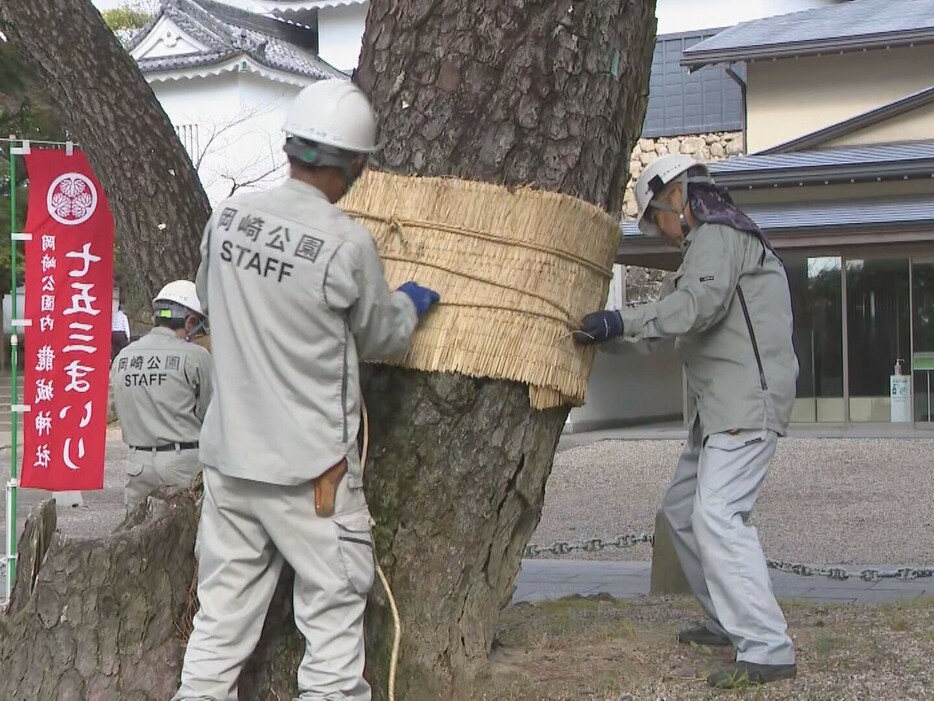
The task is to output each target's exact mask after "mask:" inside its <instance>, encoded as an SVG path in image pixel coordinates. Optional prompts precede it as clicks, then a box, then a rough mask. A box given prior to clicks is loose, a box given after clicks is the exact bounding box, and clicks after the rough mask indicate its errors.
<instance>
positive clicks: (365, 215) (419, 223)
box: [344, 209, 613, 280]
mask: <svg viewBox="0 0 934 701" xmlns="http://www.w3.org/2000/svg"><path fill="white" fill-rule="evenodd" d="M344 211H346V212H347V214H349V215H350V216H352V217H358V218H360V219H368V220H370V221H377V222H380V223H381V224H388V225H389V226H390V227H393V228H399V229H401V228H402V227H403V225H404V226H409V227H413V228H416V229H431V230H433V231H445V232H447V233H449V234H457V235H459V236H469V237H471V238H475V239H480V240H481V241H493V242H494V243H502V244H506V245H508V246H517V247H519V248H528V249H530V250H533V251H538V252H540V253H548V254H550V255H553V256H556V257H557V258H563V259H564V260H566V261H569V262H571V263H576V264H578V265H582V266H584V267H585V268H589V269H590V270H591V271H593V272H595V273H597V274H598V275H601V276H602V277H605V278H606V279H608V280H609V279H612V277H613V273H612V271H608V270H606V269H604V268H603V267H601V266H599V265H597V264H596V263H593V262H592V261H589V260H587V259H586V258H581V257H580V256H575V255H574V254H573V253H568V252H567V251H562V250H561V249H559V248H553V247H551V246H543V245H542V244H538V243H532V242H531V241H522V240H521V239H513V238H509V237H508V236H501V235H500V234H491V233H488V232H485V231H474V230H472V229H466V228H464V227H461V226H455V225H453V224H446V223H444V222H430V221H424V220H421V219H399V218H398V217H395V216H393V217H381V216H379V215H377V214H370V213H369V212H360V211H358V210H355V209H346V210H344Z"/></svg>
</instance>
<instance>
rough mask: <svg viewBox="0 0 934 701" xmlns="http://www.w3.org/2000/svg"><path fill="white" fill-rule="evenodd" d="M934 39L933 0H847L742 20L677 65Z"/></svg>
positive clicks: (692, 50)
mask: <svg viewBox="0 0 934 701" xmlns="http://www.w3.org/2000/svg"><path fill="white" fill-rule="evenodd" d="M931 42H934V0H850V2H844V3H841V4H838V5H831V6H828V7H819V8H815V9H811V10H804V11H803V12H792V13H789V14H786V15H778V16H776V17H766V18H764V19H758V20H753V21H751V22H742V23H740V24H737V25H736V26H734V27H731V28H730V29H727V30H725V31H723V32H720V33H719V34H717V35H716V36H714V37H711V38H710V39H707V40H706V41H703V42H701V43H699V44H696V45H695V46H692V47H691V48H689V49H687V50H685V52H684V54H683V55H682V58H681V63H682V65H685V66H690V67H691V68H700V67H701V66H705V65H708V64H711V63H723V62H732V61H747V60H753V59H767V58H779V57H786V56H804V55H810V54H816V53H821V52H824V51H835V52H836V51H860V50H862V49H864V48H883V47H885V46H907V45H910V44H919V43H931Z"/></svg>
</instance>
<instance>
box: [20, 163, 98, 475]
mask: <svg viewBox="0 0 934 701" xmlns="http://www.w3.org/2000/svg"><path fill="white" fill-rule="evenodd" d="M26 167H27V169H28V170H29V178H30V190H29V212H28V217H27V221H26V228H27V231H29V232H30V233H32V239H31V240H29V241H27V242H26V245H25V249H26V299H25V315H26V318H27V319H29V320H30V321H31V322H32V323H31V325H30V326H29V327H28V328H27V334H26V339H25V341H26V342H25V364H26V372H25V383H24V390H23V392H24V395H23V402H24V403H25V404H26V405H28V406H29V407H30V411H29V413H28V414H26V415H25V418H24V429H23V431H24V439H25V445H24V449H23V466H22V468H23V469H22V480H21V483H22V486H24V487H36V488H41V489H50V490H54V491H67V490H91V489H101V488H102V487H103V477H104V449H105V445H106V430H107V400H108V371H109V365H110V327H111V313H112V307H111V305H112V298H113V218H112V216H111V214H110V211H109V209H108V207H107V200H106V197H105V196H104V193H103V190H102V189H101V187H100V184H99V183H98V181H97V179H96V178H95V177H94V174H93V172H92V170H91V167H90V165H89V164H88V162H87V159H86V158H85V157H84V155H83V154H82V153H81V152H80V151H78V150H75V151H74V154H73V155H71V156H68V155H66V154H65V153H64V152H63V151H59V150H34V151H33V152H32V153H31V154H29V155H28V156H26Z"/></svg>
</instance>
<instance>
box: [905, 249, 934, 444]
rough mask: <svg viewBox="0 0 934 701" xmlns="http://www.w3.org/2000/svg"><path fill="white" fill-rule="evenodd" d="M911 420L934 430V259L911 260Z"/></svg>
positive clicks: (918, 425)
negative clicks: (912, 394) (912, 397)
mask: <svg viewBox="0 0 934 701" xmlns="http://www.w3.org/2000/svg"><path fill="white" fill-rule="evenodd" d="M911 294H912V307H913V312H912V336H913V341H914V343H913V349H912V354H913V358H912V360H913V362H912V368H911V369H912V387H913V390H914V392H913V393H914V420H915V426H916V427H917V428H929V429H934V259H917V258H916V259H914V260H913V261H912V266H911Z"/></svg>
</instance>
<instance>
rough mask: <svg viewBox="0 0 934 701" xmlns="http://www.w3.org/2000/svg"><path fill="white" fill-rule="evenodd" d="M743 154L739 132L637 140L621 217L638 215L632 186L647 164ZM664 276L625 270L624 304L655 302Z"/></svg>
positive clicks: (660, 273) (631, 267)
mask: <svg viewBox="0 0 934 701" xmlns="http://www.w3.org/2000/svg"><path fill="white" fill-rule="evenodd" d="M744 152H745V149H744V144H743V134H742V132H720V133H716V134H700V135H692V136H663V137H659V138H657V139H639V143H638V144H636V147H635V148H634V149H633V150H632V156H631V157H630V160H629V185H628V186H627V187H626V196H625V199H624V200H623V214H624V215H625V216H626V217H627V218H628V219H634V218H635V216H636V215H637V214H638V213H639V209H638V207H637V206H636V196H635V194H634V191H633V185H634V184H635V182H636V178H638V177H639V174H640V173H641V172H642V169H643V168H645V166H647V165H648V164H649V163H651V162H652V161H654V160H655V159H656V158H658V157H659V156H664V155H665V154H668V153H683V154H685V155H688V156H693V157H694V158H696V159H697V160H698V161H702V162H705V163H706V162H709V161H718V160H720V159H722V158H730V157H732V156H741V155H742V154H743V153H744ZM665 274H666V273H665V272H664V271H661V270H652V269H649V268H637V267H635V266H626V301H627V302H629V303H630V304H639V303H641V302H651V301H653V300H655V299H658V292H659V289H660V288H661V286H662V282H663V280H664V278H665Z"/></svg>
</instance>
